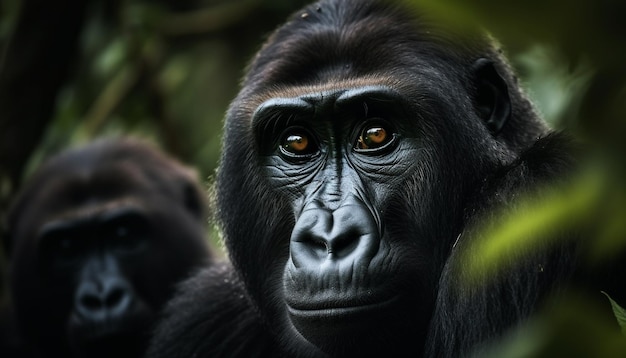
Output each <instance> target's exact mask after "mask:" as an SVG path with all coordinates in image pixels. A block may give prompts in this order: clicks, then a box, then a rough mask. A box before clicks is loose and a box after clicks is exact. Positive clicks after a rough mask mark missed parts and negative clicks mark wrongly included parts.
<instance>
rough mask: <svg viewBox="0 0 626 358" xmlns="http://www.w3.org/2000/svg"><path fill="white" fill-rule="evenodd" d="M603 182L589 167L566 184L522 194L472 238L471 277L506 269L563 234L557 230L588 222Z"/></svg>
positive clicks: (469, 257) (468, 258) (467, 256)
mask: <svg viewBox="0 0 626 358" xmlns="http://www.w3.org/2000/svg"><path fill="white" fill-rule="evenodd" d="M602 183H603V177H602V175H601V174H600V173H598V172H596V171H592V170H589V171H587V172H586V173H585V174H584V175H583V174H581V175H580V177H579V178H577V180H574V181H573V182H572V183H570V184H568V185H566V186H563V187H551V188H545V189H543V190H540V191H539V192H538V193H536V194H535V195H528V196H527V197H521V198H520V199H519V203H518V204H517V205H516V207H515V208H513V209H510V208H504V209H503V211H502V213H500V214H497V215H496V216H495V217H494V218H493V219H492V220H490V221H489V222H487V223H486V224H485V225H484V227H483V228H479V229H478V231H477V232H478V233H479V234H478V235H479V237H476V238H471V240H474V241H473V242H472V247H471V249H470V250H466V255H465V257H464V260H466V261H465V262H466V264H467V273H468V277H470V278H476V277H485V276H489V275H487V274H489V273H493V272H494V271H496V270H505V269H507V268H508V266H509V265H511V264H512V263H514V261H515V258H520V257H523V255H524V254H525V253H528V252H530V251H532V250H541V249H543V248H545V247H546V245H549V244H550V243H552V242H553V241H554V240H556V239H559V238H562V237H563V236H562V235H556V234H557V233H559V232H561V231H563V230H564V229H566V228H569V229H570V230H571V229H572V225H577V224H582V223H583V222H585V221H586V220H587V219H588V218H589V217H590V215H591V213H592V212H593V208H594V207H595V206H596V201H597V199H598V196H599V193H600V190H601V188H602Z"/></svg>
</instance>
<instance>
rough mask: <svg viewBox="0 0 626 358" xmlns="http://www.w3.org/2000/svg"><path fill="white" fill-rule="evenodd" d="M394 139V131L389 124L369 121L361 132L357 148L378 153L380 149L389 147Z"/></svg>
mask: <svg viewBox="0 0 626 358" xmlns="http://www.w3.org/2000/svg"><path fill="white" fill-rule="evenodd" d="M393 139H394V135H393V132H392V131H391V130H390V129H389V128H388V127H387V126H385V125H382V124H380V123H369V124H367V125H365V126H364V127H363V129H362V130H361V132H360V133H359V137H358V138H357V142H356V145H355V149H356V150H357V151H372V152H376V153H378V150H380V149H384V148H387V146H388V145H389V144H390V143H391V142H392V141H393Z"/></svg>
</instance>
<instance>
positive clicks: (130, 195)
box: [10, 141, 210, 357]
mask: <svg viewBox="0 0 626 358" xmlns="http://www.w3.org/2000/svg"><path fill="white" fill-rule="evenodd" d="M202 201H203V198H202V191H201V190H200V189H199V186H198V185H197V183H196V181H195V178H194V177H193V173H192V172H191V171H189V170H188V169H187V168H185V167H183V166H182V165H180V164H179V163H177V162H175V161H173V160H172V159H170V158H167V157H165V156H164V155H163V154H161V153H158V152H157V151H155V150H153V149H151V148H149V147H146V146H145V145H142V144H139V143H135V142H133V141H119V142H114V141H112V142H103V143H97V144H94V145H91V146H88V147H85V148H81V149H77V150H74V151H69V152H67V153H64V154H62V155H60V156H58V157H56V158H54V159H52V160H50V161H49V162H48V163H46V164H45V165H44V166H43V167H42V168H41V169H40V170H39V171H38V172H37V173H36V174H35V175H34V177H33V179H32V180H31V181H30V182H29V183H28V185H27V186H26V187H25V188H24V191H23V192H22V194H21V196H20V197H19V198H18V201H17V203H16V205H15V207H14V209H13V211H12V213H11V221H10V223H11V227H12V230H11V233H12V235H11V244H12V245H13V246H14V250H13V252H12V266H11V282H12V294H13V299H14V302H15V307H16V313H17V320H18V324H19V325H20V329H21V332H22V334H23V336H24V338H25V341H26V343H27V344H29V345H32V346H33V347H35V349H36V350H38V351H41V352H43V354H44V355H46V356H80V357H83V356H84V357H100V356H102V357H107V356H109V357H110V356H116V357H117V356H120V357H122V356H123V357H139V356H141V355H142V353H143V349H144V348H145V347H144V346H145V344H146V342H147V337H148V333H149V332H150V329H151V325H152V322H153V321H154V319H155V317H156V313H157V312H158V310H159V309H160V307H161V306H162V305H163V304H164V303H165V301H166V300H167V299H168V298H169V296H170V295H171V293H172V292H173V285H174V284H175V283H176V282H177V281H178V280H180V279H182V278H183V277H185V275H187V274H188V273H189V271H190V270H191V269H192V268H194V267H196V266H198V265H200V264H201V263H202V262H204V261H205V260H209V258H210V252H209V251H208V247H207V246H206V243H205V242H204V225H203V221H204V214H203V213H204V210H203V204H202ZM70 351H71V353H70Z"/></svg>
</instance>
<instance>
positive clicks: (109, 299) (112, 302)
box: [105, 287, 126, 307]
mask: <svg viewBox="0 0 626 358" xmlns="http://www.w3.org/2000/svg"><path fill="white" fill-rule="evenodd" d="M125 294H126V293H125V291H124V289H122V288H119V287H118V288H114V289H113V290H112V291H111V292H109V294H108V295H107V296H106V297H105V305H106V306H107V307H115V306H117V305H118V304H120V303H121V302H122V301H123V299H124V296H125Z"/></svg>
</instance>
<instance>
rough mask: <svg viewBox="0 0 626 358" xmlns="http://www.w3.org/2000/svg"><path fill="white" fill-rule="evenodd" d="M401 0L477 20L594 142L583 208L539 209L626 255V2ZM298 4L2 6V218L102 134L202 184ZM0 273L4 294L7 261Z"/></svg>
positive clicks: (537, 97) (550, 103)
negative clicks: (230, 115) (265, 51)
mask: <svg viewBox="0 0 626 358" xmlns="http://www.w3.org/2000/svg"><path fill="white" fill-rule="evenodd" d="M398 1H404V2H407V3H409V4H410V5H411V6H413V5H415V6H425V7H427V8H430V10H432V11H435V12H438V13H440V14H441V15H443V16H445V17H446V18H447V19H448V20H450V21H451V22H452V23H455V24H463V23H466V22H468V23H469V22H473V23H478V24H480V25H482V26H484V27H485V28H487V29H488V30H490V31H491V32H492V33H493V34H494V36H495V37H496V38H498V39H499V41H500V42H501V43H502V44H503V48H504V50H505V52H506V54H507V55H508V57H509V58H510V60H511V62H512V64H513V65H514V67H515V68H516V70H517V71H518V73H519V75H520V79H521V83H522V85H523V86H524V87H525V88H526V89H527V91H528V92H529V95H530V96H531V97H532V98H533V99H534V101H535V103H536V104H537V106H538V108H539V110H540V111H541V112H542V113H543V115H544V117H545V118H546V120H548V121H549V122H550V123H551V125H552V126H554V127H556V128H567V129H569V130H572V131H573V132H574V133H576V134H577V135H578V136H579V137H580V138H582V139H584V140H587V141H589V142H590V143H592V144H593V147H594V148H595V149H596V150H597V153H599V154H598V156H595V157H594V158H601V159H599V160H598V161H600V162H601V165H599V166H598V167H599V168H600V169H597V170H596V172H597V173H600V174H599V175H600V176H601V177H602V180H601V181H599V182H601V183H602V184H601V185H596V187H593V188H592V189H589V188H588V187H587V186H588V182H587V181H584V183H585V184H581V185H580V186H579V187H575V188H574V189H572V190H574V192H575V193H581V195H582V194H588V192H589V191H590V190H591V192H592V194H593V195H591V197H592V199H588V200H589V202H586V203H585V204H588V205H585V209H582V210H578V211H577V212H568V211H567V209H563V208H562V207H565V208H568V207H570V206H568V205H567V204H568V201H567V200H573V199H571V197H572V195H569V194H568V197H567V198H560V199H555V200H553V202H552V203H549V204H550V205H554V202H555V201H556V202H557V204H559V205H560V206H559V205H556V207H557V209H555V210H561V211H562V212H559V213H558V214H560V215H561V217H567V218H568V220H578V219H579V218H591V217H593V220H594V224H595V225H597V226H598V227H602V228H604V227H607V226H610V227H611V228H612V229H611V231H610V233H608V234H607V233H604V234H602V235H604V236H602V238H604V242H607V243H608V244H607V245H606V246H605V247H604V249H603V250H604V251H614V250H619V249H622V248H623V246H624V243H625V242H626V240H625V239H624V238H625V237H626V205H625V204H624V203H625V202H626V200H625V198H626V195H625V194H624V185H623V183H624V182H626V180H624V178H626V176H625V175H624V168H625V167H626V165H625V164H626V160H624V154H625V153H626V150H624V148H625V147H626V144H625V142H626V141H625V140H624V138H625V134H626V80H625V79H626V65H625V64H626V20H624V16H625V15H626V1H623V0H587V1H572V0H556V1H539V0H525V1H521V0H516V1H495V0H474V1H471V2H470V1H462V0H432V1H428V0H423V1H419V0H414V1H412V0H398ZM306 2H307V1H303V0H297V1H294V0H265V1H262V0H152V1H148V0H145V1H137V0H110V1H107V0H66V1H62V2H52V1H44V0H0V51H1V52H0V215H4V213H5V212H6V209H7V207H8V205H9V203H10V200H11V198H12V196H13V195H14V194H15V192H16V191H17V190H19V187H20V185H21V184H22V183H23V180H24V179H25V178H27V177H28V175H29V174H30V173H31V172H32V170H33V169H35V168H36V167H37V166H38V165H39V164H40V163H41V161H42V160H44V159H45V158H46V157H47V156H49V155H51V154H53V153H56V152H58V151H59V150H62V149H64V148H66V147H68V146H75V145H80V144H83V143H87V142H89V141H91V140H93V139H95V138H98V137H102V136H109V135H126V134H130V135H134V136H138V137H141V138H145V139H147V140H149V141H152V142H155V143H157V144H158V145H159V146H160V147H161V148H163V149H164V150H166V151H167V152H169V153H170V154H172V155H174V156H176V157H178V158H179V159H180V160H182V161H183V162H185V163H187V164H189V165H191V166H194V167H195V168H197V170H198V173H199V177H200V178H201V179H202V180H203V181H204V182H205V183H206V184H207V186H209V185H211V182H212V177H213V175H214V172H215V169H216V165H217V162H218V156H219V151H220V137H221V130H222V119H223V115H224V113H225V110H226V108H227V106H228V104H229V102H230V100H231V99H232V98H233V97H234V96H235V94H236V92H237V90H238V85H239V81H240V79H241V77H242V75H243V73H244V69H245V66H246V64H247V63H248V61H249V60H250V58H251V56H252V55H253V54H254V53H255V51H256V50H258V49H259V47H260V45H261V44H262V42H263V40H264V39H265V38H266V36H267V35H268V34H269V32H270V31H271V30H273V29H274V28H275V27H276V26H277V25H278V24H280V23H281V22H282V21H284V19H285V17H286V16H287V15H288V14H289V13H291V12H292V11H294V10H296V9H297V8H299V7H300V6H302V5H303V4H304V3H306ZM593 165H594V166H595V165H597V163H594V164H593ZM607 192H609V193H610V196H611V197H612V199H613V200H612V201H611V203H610V205H611V210H606V205H605V204H606V202H605V201H604V200H605V198H606V193H607ZM570 194H571V192H570ZM575 196H576V195H573V197H575ZM587 196H589V195H587ZM544 204H545V203H544ZM559 208H560V209H559ZM598 208H604V209H605V210H606V211H603V212H602V213H603V215H602V217H601V218H600V219H598V217H597V215H592V214H594V212H595V211H597V210H598ZM592 211H594V212H592ZM572 215H573V216H572ZM557 216H558V215H557ZM561 221H563V220H562V219H561ZM555 224H559V223H558V222H556V221H550V220H548V222H547V223H544V225H555ZM516 229H519V228H516ZM521 231H523V228H521ZM605 231H606V230H605ZM217 236H218V235H216V234H215V233H214V232H212V233H211V237H212V238H213V239H214V240H217V239H216V238H217ZM214 243H215V242H214ZM607 248H609V249H607ZM600 251H602V249H600ZM0 256H3V255H0ZM0 274H2V276H1V278H0V279H1V281H0V294H2V296H3V297H5V296H6V295H5V290H4V289H3V288H5V286H6V281H5V279H4V277H5V274H6V260H4V261H0ZM574 306H575V307H578V306H576V304H574ZM574 310H576V309H574ZM565 316H566V317H570V316H571V315H565ZM557 321H558V320H556V319H555V320H552V321H551V322H557ZM542 327H544V328H545V326H542ZM545 329H547V328H545ZM530 331H532V332H534V334H536V332H537V330H530ZM542 332H543V331H542ZM522 336H523V338H522V339H517V340H515V342H516V343H515V344H520V343H519V342H526V343H528V342H530V343H528V344H526V345H525V346H524V347H523V348H524V349H526V351H529V352H531V353H528V354H526V355H524V354H521V355H515V354H513V353H511V352H518V353H519V352H525V351H524V349H518V348H514V349H513V350H512V351H507V353H506V356H519V357H522V356H524V357H526V356H539V355H540V353H537V352H539V351H540V348H537V347H538V345H540V344H539V343H538V342H539V341H538V340H537V339H535V338H533V337H532V335H529V334H526V335H524V334H522ZM529 337H530V338H529ZM603 337H604V336H603ZM533 344H534V345H533ZM512 346H513V347H515V345H514V344H513V345H512ZM507 347H511V345H508V346H507ZM533 347H534V348H533ZM591 347H592V348H590V349H591V352H595V353H598V351H596V350H595V349H596V348H595V346H594V345H591ZM505 349H509V348H505ZM533 349H534V350H533ZM575 351H576V352H578V353H579V354H580V355H579V356H587V355H584V352H583V351H582V350H575ZM533 352H534V353H533ZM498 354H504V353H498ZM534 354H536V355H534ZM573 356H576V354H574V355H573ZM598 356H602V355H598ZM616 356H619V355H616ZM624 356H626V355H624Z"/></svg>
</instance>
